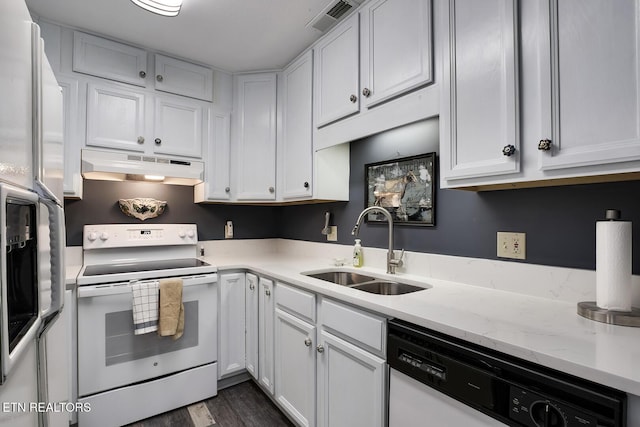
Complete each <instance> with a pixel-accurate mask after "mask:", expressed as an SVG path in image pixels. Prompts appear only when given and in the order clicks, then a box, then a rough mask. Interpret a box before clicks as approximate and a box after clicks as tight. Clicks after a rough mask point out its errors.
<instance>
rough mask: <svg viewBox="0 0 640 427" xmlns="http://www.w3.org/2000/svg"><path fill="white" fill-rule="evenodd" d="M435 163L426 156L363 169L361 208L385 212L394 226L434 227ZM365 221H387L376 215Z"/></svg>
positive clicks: (392, 161)
mask: <svg viewBox="0 0 640 427" xmlns="http://www.w3.org/2000/svg"><path fill="white" fill-rule="evenodd" d="M435 163H436V153H428V154H421V155H419V156H412V157H404V158H401V159H395V160H387V161H383V162H377V163H369V164H367V165H365V186H366V189H365V191H366V193H365V208H367V207H369V206H380V207H383V208H385V209H386V210H387V211H389V213H390V214H391V217H392V218H393V222H394V224H410V225H426V226H433V225H435V215H434V213H435V201H434V196H435V190H434V181H435V179H436V177H435ZM365 220H366V221H367V222H386V221H387V220H386V219H385V217H384V215H383V214H381V213H379V212H371V213H369V214H368V215H367V217H366V218H365Z"/></svg>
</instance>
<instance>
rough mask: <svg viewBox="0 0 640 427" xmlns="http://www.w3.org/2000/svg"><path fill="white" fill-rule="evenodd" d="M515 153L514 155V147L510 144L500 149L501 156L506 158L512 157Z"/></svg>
mask: <svg viewBox="0 0 640 427" xmlns="http://www.w3.org/2000/svg"><path fill="white" fill-rule="evenodd" d="M515 153H516V147H515V146H513V145H511V144H509V145H505V146H504V148H503V149H502V154H504V155H505V156H507V157H509V156H513V155H514V154H515Z"/></svg>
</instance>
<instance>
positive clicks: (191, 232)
mask: <svg viewBox="0 0 640 427" xmlns="http://www.w3.org/2000/svg"><path fill="white" fill-rule="evenodd" d="M195 235H196V233H194V232H193V230H189V231H187V236H189V237H191V238H193V236H195Z"/></svg>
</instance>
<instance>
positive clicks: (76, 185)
mask: <svg viewBox="0 0 640 427" xmlns="http://www.w3.org/2000/svg"><path fill="white" fill-rule="evenodd" d="M57 80H58V84H59V85H60V88H61V89H62V100H63V101H62V105H63V110H62V114H63V126H64V128H63V135H64V197H77V198H82V176H81V175H80V166H81V165H80V149H81V148H82V138H81V135H80V134H79V132H78V101H79V98H78V81H77V80H75V79H70V78H67V77H58V79H57Z"/></svg>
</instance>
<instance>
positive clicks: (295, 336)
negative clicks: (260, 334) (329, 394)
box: [275, 309, 316, 426]
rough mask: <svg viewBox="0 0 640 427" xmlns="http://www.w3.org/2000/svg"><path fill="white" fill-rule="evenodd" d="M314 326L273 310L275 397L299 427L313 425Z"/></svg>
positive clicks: (314, 382)
mask: <svg viewBox="0 0 640 427" xmlns="http://www.w3.org/2000/svg"><path fill="white" fill-rule="evenodd" d="M315 336H316V327H315V326H313V325H311V324H309V323H307V322H305V321H303V320H300V319H299V318H297V317H295V316H292V315H291V314H289V313H286V312H284V311H282V310H280V309H276V319H275V385H276V387H275V390H276V394H275V398H276V401H277V402H278V403H279V404H280V405H281V406H282V408H283V409H284V410H285V411H286V412H287V413H288V414H289V415H290V416H291V417H292V418H293V419H294V420H295V421H296V423H297V424H298V425H301V426H313V425H315V413H316V411H315V410H316V369H315V363H316V355H315V353H316V350H315Z"/></svg>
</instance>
